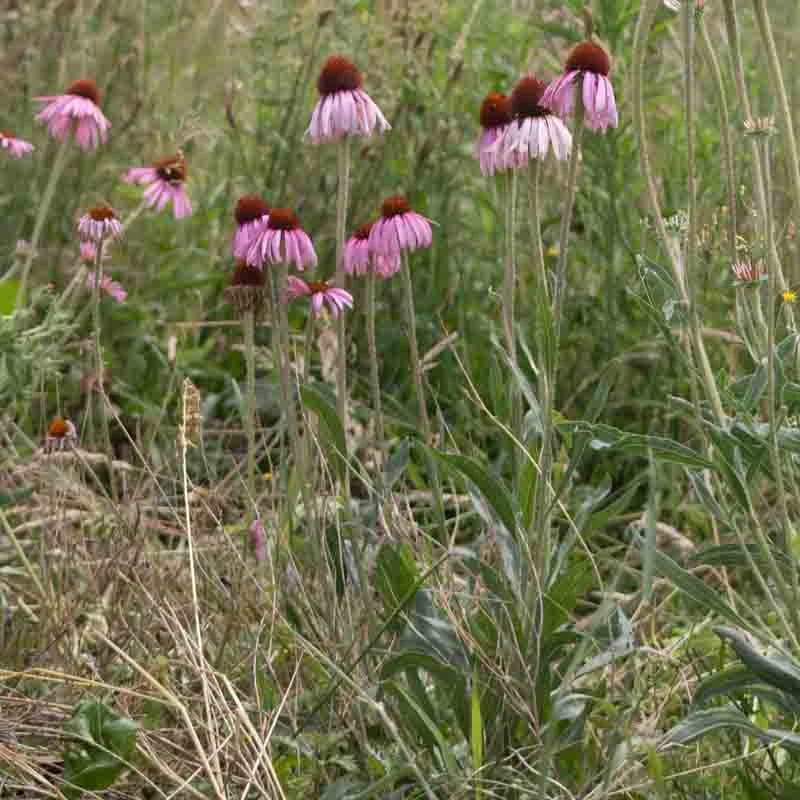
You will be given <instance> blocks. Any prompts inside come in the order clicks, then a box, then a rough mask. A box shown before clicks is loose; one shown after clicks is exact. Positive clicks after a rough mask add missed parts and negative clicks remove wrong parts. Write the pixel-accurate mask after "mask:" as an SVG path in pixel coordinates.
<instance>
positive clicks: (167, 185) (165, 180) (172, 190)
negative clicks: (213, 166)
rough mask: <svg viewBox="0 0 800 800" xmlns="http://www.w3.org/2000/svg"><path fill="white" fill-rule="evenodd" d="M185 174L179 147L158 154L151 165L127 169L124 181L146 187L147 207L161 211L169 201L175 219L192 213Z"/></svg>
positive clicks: (144, 197) (145, 200)
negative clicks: (172, 153)
mask: <svg viewBox="0 0 800 800" xmlns="http://www.w3.org/2000/svg"><path fill="white" fill-rule="evenodd" d="M186 175H187V169H186V159H185V158H184V156H183V153H182V152H181V151H180V150H179V151H178V153H177V154H176V155H174V156H167V157H166V158H161V159H159V160H158V161H156V162H154V163H153V164H152V166H149V167H133V168H132V169H129V170H128V172H127V174H126V175H125V181H126V182H127V183H136V184H139V185H140V186H146V187H147V188H146V189H145V190H144V194H143V195H142V197H143V199H144V202H145V205H146V206H147V207H148V208H156V210H157V211H163V210H164V209H165V208H166V207H167V205H168V204H169V203H172V211H173V213H174V214H175V219H183V218H184V217H188V216H189V215H190V214H191V213H192V204H191V202H190V200H189V195H188V194H187V193H186V186H185V184H186Z"/></svg>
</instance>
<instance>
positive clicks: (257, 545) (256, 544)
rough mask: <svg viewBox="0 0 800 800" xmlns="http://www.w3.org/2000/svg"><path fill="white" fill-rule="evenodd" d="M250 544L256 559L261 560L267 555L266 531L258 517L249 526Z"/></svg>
mask: <svg viewBox="0 0 800 800" xmlns="http://www.w3.org/2000/svg"><path fill="white" fill-rule="evenodd" d="M250 544H251V545H252V546H253V553H254V554H255V557H256V561H259V562H261V561H263V560H264V559H265V558H266V557H267V532H266V531H265V530H264V523H263V522H262V521H261V520H260V519H257V520H254V521H253V524H252V525H251V526H250Z"/></svg>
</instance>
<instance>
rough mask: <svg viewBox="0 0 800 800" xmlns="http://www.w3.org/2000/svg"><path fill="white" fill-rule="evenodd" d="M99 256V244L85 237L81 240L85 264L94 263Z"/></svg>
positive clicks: (81, 256)
mask: <svg viewBox="0 0 800 800" xmlns="http://www.w3.org/2000/svg"><path fill="white" fill-rule="evenodd" d="M96 258H97V245H96V244H95V243H94V242H91V241H89V240H88V239H84V240H83V241H82V242H81V254H80V259H81V261H83V263H84V264H94V260H95V259H96Z"/></svg>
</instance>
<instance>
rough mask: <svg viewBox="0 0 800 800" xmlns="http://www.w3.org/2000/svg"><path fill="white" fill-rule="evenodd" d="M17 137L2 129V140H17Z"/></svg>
mask: <svg viewBox="0 0 800 800" xmlns="http://www.w3.org/2000/svg"><path fill="white" fill-rule="evenodd" d="M16 138H17V137H16V136H14V134H13V133H9V132H8V131H4V130H3V129H2V128H0V139H16Z"/></svg>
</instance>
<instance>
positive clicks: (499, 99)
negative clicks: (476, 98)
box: [480, 92, 511, 128]
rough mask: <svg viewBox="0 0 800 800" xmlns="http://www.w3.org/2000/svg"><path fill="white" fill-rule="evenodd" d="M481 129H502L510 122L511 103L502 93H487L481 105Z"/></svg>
mask: <svg viewBox="0 0 800 800" xmlns="http://www.w3.org/2000/svg"><path fill="white" fill-rule="evenodd" d="M480 119H481V127H482V128H502V127H503V125H508V123H509V122H511V101H510V100H509V99H508V96H507V95H504V94H503V93H502V92H489V94H487V95H486V97H484V98H483V102H482V103H481V115H480Z"/></svg>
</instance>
